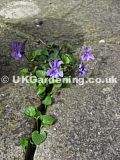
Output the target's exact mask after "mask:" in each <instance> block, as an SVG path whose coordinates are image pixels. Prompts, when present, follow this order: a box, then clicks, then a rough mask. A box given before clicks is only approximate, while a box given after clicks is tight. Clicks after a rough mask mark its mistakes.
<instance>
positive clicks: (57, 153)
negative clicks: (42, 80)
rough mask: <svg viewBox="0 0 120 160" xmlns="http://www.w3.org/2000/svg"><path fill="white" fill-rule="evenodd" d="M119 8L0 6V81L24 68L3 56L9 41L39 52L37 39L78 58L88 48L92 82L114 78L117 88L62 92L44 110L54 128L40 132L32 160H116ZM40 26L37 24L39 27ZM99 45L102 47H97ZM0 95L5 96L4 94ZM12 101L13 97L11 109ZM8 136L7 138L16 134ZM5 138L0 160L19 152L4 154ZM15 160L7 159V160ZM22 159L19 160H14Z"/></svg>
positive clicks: (104, 3)
mask: <svg viewBox="0 0 120 160" xmlns="http://www.w3.org/2000/svg"><path fill="white" fill-rule="evenodd" d="M33 8H35V10H34V9H33ZM119 8H120V1H118V0H101V1H99V0H95V1H94V0H84V1H83V0H46V1H44V0H34V1H33V0H28V1H18V0H17V1H13V0H12V1H10V0H5V1H1V4H0V16H1V19H0V33H1V34H0V42H1V43H0V51H1V53H0V56H1V60H0V64H1V70H0V76H2V75H4V74H7V75H8V76H10V77H11V75H12V74H18V70H19V69H20V67H22V66H23V65H25V64H18V63H13V62H14V61H13V60H12V59H11V58H10V56H9V54H8V52H10V44H11V42H12V41H13V40H16V39H17V40H20V41H21V40H24V39H26V38H27V39H29V44H28V46H27V50H29V49H30V48H33V47H39V45H38V44H37V41H38V39H39V38H42V39H43V40H44V41H45V42H53V41H55V42H57V43H64V42H66V41H67V42H68V41H70V42H71V43H72V44H74V47H75V49H77V51H78V52H79V48H80V47H81V46H82V45H83V44H86V45H89V46H91V47H92V49H93V53H94V55H95V57H96V60H95V62H94V65H93V66H94V71H93V73H92V77H94V78H98V77H101V78H106V77H111V76H115V77H117V79H118V83H117V84H85V85H83V86H78V85H76V86H73V87H72V89H67V90H66V89H64V90H62V91H61V96H60V97H56V103H55V104H54V105H53V106H51V108H49V110H48V114H49V113H50V114H53V115H55V116H56V118H57V122H56V124H55V125H54V126H51V127H49V128H45V130H47V131H48V139H47V141H46V142H45V143H44V144H42V145H40V146H37V150H36V153H35V156H34V160H73V159H74V160H119V159H120V128H119V126H120V125H119V124H120V107H119V104H120V98H119V97H120V87H119V84H120V82H119V79H120V76H119V73H120V53H119V52H120V20H119V17H120V10H119ZM31 9H32V12H31ZM29 12H30V13H31V14H29ZM41 21H42V22H43V23H42V25H39V24H40V22H41ZM100 40H104V41H105V43H104V44H100V43H99V42H100ZM80 54H81V53H80ZM8 63H9V64H8ZM7 66H9V67H7ZM15 66H16V67H15ZM8 85H9V84H8ZM10 85H11V84H10ZM6 87H7V85H6ZM2 89H3V90H4V94H6V93H7V91H6V89H4V87H2ZM14 89H15V88H14ZM9 90H10V89H9ZM15 92H17V91H15ZM19 94H20V95H21V94H22V92H21V91H20V92H19ZM22 96H24V95H23V94H22ZM17 100H18V98H17V97H16V96H15V102H14V101H13V104H16V101H17ZM35 101H36V100H35ZM19 105H20V104H19ZM4 107H5V106H4ZM4 107H3V108H4ZM10 111H11V110H10ZM12 111H13V109H12ZM13 113H14V112H13ZM6 116H7V113H6V112H5V114H4V116H3V117H1V120H2V122H4V119H5V118H4V117H6ZM19 129H20V128H19ZM3 131H4V130H3ZM20 131H21V129H20ZM29 131H30V130H29ZM21 132H22V131H21ZM12 133H13V136H14V134H15V136H16V134H17V133H14V132H12ZM7 137H8V138H9V137H11V135H10V136H8V135H7ZM7 137H5V138H4V141H2V142H3V146H5V147H4V148H2V150H1V155H2V156H1V159H3V158H4V157H11V155H12V153H14V154H15V152H16V154H15V155H18V154H20V153H21V152H22V151H20V150H19V147H18V149H16V151H15V152H14V151H13V150H12V149H11V150H10V152H9V149H8V148H9V147H8V148H7V147H6V143H5V139H8V138H7ZM16 137H17V136H16ZM18 137H19V136H18ZM18 137H17V138H18ZM11 141H14V142H15V141H16V139H14V138H13V139H12V140H11V139H10V143H11ZM14 142H13V143H11V144H12V147H11V148H14ZM9 146H11V145H9ZM16 146H18V143H17V145H16ZM16 148H17V147H16ZM4 151H7V152H6V153H5V152H4ZM21 155H22V154H21ZM21 157H22V156H21ZM21 157H20V158H21ZM15 158H16V156H13V157H11V160H12V159H13V160H14V159H15ZM17 158H18V157H17ZM17 158H16V159H15V160H17ZM20 158H19V159H20ZM22 159H23V157H22V158H21V159H20V160H22Z"/></svg>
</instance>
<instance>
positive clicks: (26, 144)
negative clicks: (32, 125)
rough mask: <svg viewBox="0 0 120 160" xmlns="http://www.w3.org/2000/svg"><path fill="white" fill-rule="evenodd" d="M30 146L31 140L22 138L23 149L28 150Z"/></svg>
mask: <svg viewBox="0 0 120 160" xmlns="http://www.w3.org/2000/svg"><path fill="white" fill-rule="evenodd" d="M28 144H29V140H28V139H27V138H22V139H21V140H20V145H21V147H22V148H23V149H27V148H28Z"/></svg>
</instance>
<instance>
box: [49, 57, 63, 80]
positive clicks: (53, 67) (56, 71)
mask: <svg viewBox="0 0 120 160" xmlns="http://www.w3.org/2000/svg"><path fill="white" fill-rule="evenodd" d="M61 64H63V62H62V61H58V60H54V65H52V63H51V62H49V65H50V67H51V69H50V70H48V71H47V76H50V77H52V78H58V77H63V71H60V70H59V68H60V66H61Z"/></svg>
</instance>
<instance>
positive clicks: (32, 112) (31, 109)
mask: <svg viewBox="0 0 120 160" xmlns="http://www.w3.org/2000/svg"><path fill="white" fill-rule="evenodd" d="M24 113H25V115H27V116H29V117H35V115H36V113H37V112H36V109H35V108H34V107H33V106H27V107H26V109H25V112H24Z"/></svg>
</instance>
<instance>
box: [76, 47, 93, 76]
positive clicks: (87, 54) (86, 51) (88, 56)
mask: <svg viewBox="0 0 120 160" xmlns="http://www.w3.org/2000/svg"><path fill="white" fill-rule="evenodd" d="M82 51H83V55H82V56H81V58H80V64H79V71H78V72H79V76H85V75H86V73H87V71H88V66H87V64H85V63H84V61H87V62H88V61H90V60H94V59H95V57H94V55H93V54H92V52H91V48H89V47H82Z"/></svg>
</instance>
